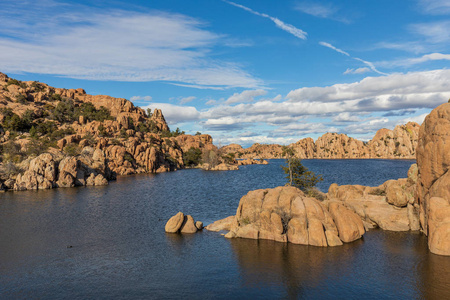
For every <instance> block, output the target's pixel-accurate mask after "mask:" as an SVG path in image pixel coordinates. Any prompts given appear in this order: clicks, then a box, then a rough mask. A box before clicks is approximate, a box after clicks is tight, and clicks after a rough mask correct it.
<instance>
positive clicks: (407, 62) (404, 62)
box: [380, 53, 450, 67]
mask: <svg viewBox="0 0 450 300" xmlns="http://www.w3.org/2000/svg"><path fill="white" fill-rule="evenodd" d="M435 60H450V54H442V53H430V54H425V55H422V56H421V57H415V58H407V59H399V60H395V61H386V62H382V63H380V64H383V65H385V66H390V67H396V66H412V65H416V64H420V63H424V62H427V61H435Z"/></svg>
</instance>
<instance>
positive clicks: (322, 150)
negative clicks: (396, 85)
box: [223, 122, 419, 159]
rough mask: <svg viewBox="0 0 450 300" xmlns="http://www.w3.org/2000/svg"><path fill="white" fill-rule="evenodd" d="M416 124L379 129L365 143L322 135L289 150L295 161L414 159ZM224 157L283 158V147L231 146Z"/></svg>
mask: <svg viewBox="0 0 450 300" xmlns="http://www.w3.org/2000/svg"><path fill="white" fill-rule="evenodd" d="M418 132H419V124H417V123H414V122H409V123H407V124H406V125H398V126H396V127H395V128H394V130H389V129H386V128H383V129H380V130H378V131H377V133H376V134H375V136H374V138H373V139H372V140H370V141H369V142H367V143H365V142H363V141H359V140H357V139H354V138H351V137H349V136H347V135H345V134H337V133H325V134H324V135H322V136H321V137H319V138H318V139H317V140H316V142H314V140H313V139H312V138H305V139H301V140H299V141H298V142H296V143H293V144H290V145H289V146H290V147H292V148H293V149H294V151H295V152H296V154H297V156H298V157H299V158H302V159H303V158H329V159H343V158H387V159H394V158H403V159H405V158H407V159H414V158H415V149H416V145H417V139H418ZM223 149H224V151H225V152H227V153H234V154H235V155H236V157H240V158H266V159H271V158H283V155H282V153H283V147H282V146H281V145H276V144H271V145H263V144H253V145H252V146H251V147H249V148H246V149H243V148H242V147H240V146H239V145H236V144H232V145H229V146H225V147H223Z"/></svg>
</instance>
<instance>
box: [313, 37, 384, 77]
mask: <svg viewBox="0 0 450 300" xmlns="http://www.w3.org/2000/svg"><path fill="white" fill-rule="evenodd" d="M319 45H322V46H324V47H327V48H330V49H333V50H334V51H336V52H339V53H341V54H344V55H346V56H348V57H350V58H352V59H354V60H357V61H360V62H362V63H363V64H365V65H367V66H368V67H369V68H370V69H371V70H372V71H374V72H375V73H378V74H381V75H389V74H386V73H383V72H381V71H378V70H377V68H375V65H374V64H373V63H371V62H370V61H366V60H363V59H361V58H358V57H352V56H351V55H350V54H348V53H347V52H345V51H344V50H341V49H339V48H336V47H335V46H333V45H331V44H330V43H327V42H319Z"/></svg>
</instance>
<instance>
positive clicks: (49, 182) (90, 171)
mask: <svg viewBox="0 0 450 300" xmlns="http://www.w3.org/2000/svg"><path fill="white" fill-rule="evenodd" d="M113 176H114V174H113V173H112V172H111V171H110V170H109V169H108V167H107V165H106V159H105V155H104V153H103V152H102V151H101V150H99V149H96V150H94V149H93V148H90V147H86V148H85V149H83V151H82V154H81V155H80V156H78V157H74V156H65V157H64V158H62V159H61V160H58V159H57V158H56V159H55V155H52V154H50V153H44V154H41V155H39V156H38V157H36V158H33V159H31V160H30V161H29V163H28V166H27V167H26V171H25V172H23V173H19V174H18V175H17V176H16V178H15V179H9V180H7V181H8V182H7V185H6V188H7V189H14V190H15V191H23V190H38V189H51V188H55V187H74V186H90V185H91V186H92V185H108V179H109V180H111V179H113Z"/></svg>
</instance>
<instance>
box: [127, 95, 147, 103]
mask: <svg viewBox="0 0 450 300" xmlns="http://www.w3.org/2000/svg"><path fill="white" fill-rule="evenodd" d="M130 100H131V101H133V102H134V101H141V102H143V101H145V102H151V101H152V96H133V97H131V98H130Z"/></svg>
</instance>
